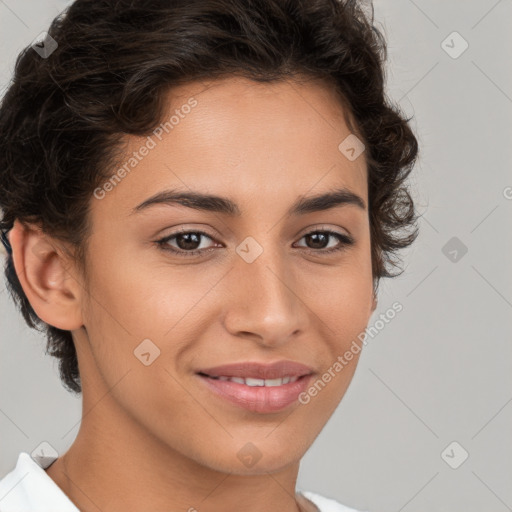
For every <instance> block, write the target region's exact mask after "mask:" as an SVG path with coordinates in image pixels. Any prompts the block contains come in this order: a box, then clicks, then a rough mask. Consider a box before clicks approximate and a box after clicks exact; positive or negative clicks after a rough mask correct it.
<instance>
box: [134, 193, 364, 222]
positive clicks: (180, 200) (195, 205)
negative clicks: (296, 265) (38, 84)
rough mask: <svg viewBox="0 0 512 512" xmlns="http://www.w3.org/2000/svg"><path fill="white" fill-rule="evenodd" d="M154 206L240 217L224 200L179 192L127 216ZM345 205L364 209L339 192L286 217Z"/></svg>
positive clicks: (297, 206) (300, 203) (299, 204)
mask: <svg viewBox="0 0 512 512" xmlns="http://www.w3.org/2000/svg"><path fill="white" fill-rule="evenodd" d="M157 204H166V205H181V206H186V207H187V208H192V209H194V210H201V211H208V212H216V213H223V214H225V215H229V216H232V217H240V216H241V215H242V213H241V210H240V208H239V207H238V205H237V204H236V203H235V202H234V201H232V200H230V199H228V198H227V197H221V196H216V195H210V194H202V193H200V192H193V191H192V192H184V191H179V190H163V191H161V192H158V193H156V194H155V195H153V196H151V197H149V198H148V199H146V200H145V201H143V202H142V203H140V204H139V205H137V206H136V207H135V208H133V209H132V211H131V213H130V215H131V214H134V213H138V212H140V211H143V210H146V209H147V208H149V207H150V206H153V205H157ZM345 205H353V206H356V207H358V208H360V209H361V210H366V205H365V203H364V201H363V199H362V198H361V197H360V196H358V195H357V194H355V193H354V192H352V191H350V190H348V189H346V188H339V189H335V190H331V191H327V192H324V193H322V194H318V195H315V196H310V197H301V198H299V199H298V200H297V201H296V202H295V203H294V204H293V205H292V206H291V207H290V208H289V210H288V212H287V215H294V216H297V215H304V214H307V213H312V212H320V211H324V210H329V209H331V208H335V207H339V206H345Z"/></svg>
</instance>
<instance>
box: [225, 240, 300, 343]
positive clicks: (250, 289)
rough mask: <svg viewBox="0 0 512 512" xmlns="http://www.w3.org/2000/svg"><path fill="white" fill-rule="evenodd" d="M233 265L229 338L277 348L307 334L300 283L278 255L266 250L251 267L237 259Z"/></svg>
mask: <svg viewBox="0 0 512 512" xmlns="http://www.w3.org/2000/svg"><path fill="white" fill-rule="evenodd" d="M234 265H235V268H234V269H233V270H232V272H230V273H229V276H230V277H229V283H228V286H229V290H230V291H229V294H230V295H229V298H228V302H227V304H228V306H227V309H226V311H225V316H224V323H225V328H226V329H227V330H228V331H229V332H230V333H231V334H232V335H234V336H236V337H239V338H240V337H244V338H247V339H254V340H255V341H257V342H258V343H259V344H260V345H264V346H268V347H279V346H281V345H284V344H286V343H287V342H289V341H290V340H291V339H292V338H294V337H297V336H298V335H299V334H300V333H303V332H304V331H305V330H306V326H307V322H308V318H309V317H308V308H307V307H306V305H305V303H304V299H305V298H304V297H302V296H301V289H300V280H299V279H297V275H296V272H294V271H293V268H290V266H289V264H287V262H285V261H284V259H283V257H282V255H281V256H280V255H279V254H278V251H275V252H274V253H271V252H270V251H269V250H265V251H264V252H263V253H262V254H261V255H260V256H259V257H258V258H257V259H256V260H254V261H253V262H252V263H247V262H246V261H244V260H243V259H242V258H238V257H237V258H236V259H235V263H234Z"/></svg>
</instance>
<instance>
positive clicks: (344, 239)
mask: <svg viewBox="0 0 512 512" xmlns="http://www.w3.org/2000/svg"><path fill="white" fill-rule="evenodd" d="M190 233H195V234H198V235H204V236H206V237H207V238H210V239H211V240H214V239H213V237H211V236H210V235H208V233H205V232H203V231H194V230H188V231H186V230H184V231H177V232H176V233H172V234H171V235H169V236H166V237H164V238H161V239H160V240H157V241H156V243H157V245H158V247H159V248H160V249H162V250H163V251H167V252H171V253H173V254H177V255H179V256H183V257H190V256H196V255H199V254H203V253H205V252H207V251H208V252H210V251H211V250H213V249H214V248H209V249H195V250H193V251H184V250H183V249H180V250H178V249H174V248H171V247H170V246H169V245H168V244H167V242H169V240H172V239H173V238H176V237H177V236H179V235H184V234H190ZM315 233H323V234H327V235H330V236H333V237H334V238H336V239H337V240H338V241H339V242H340V244H339V245H338V246H337V247H331V248H330V249H308V248H306V251H307V252H309V253H317V254H332V253H335V252H338V251H342V250H343V249H346V248H347V247H348V246H351V245H353V244H354V239H353V238H351V237H349V236H348V235H343V234H342V233H338V232H337V231H332V230H329V229H317V230H314V231H309V232H308V233H306V234H304V235H302V237H301V238H300V240H302V238H304V237H306V236H308V235H312V234H315Z"/></svg>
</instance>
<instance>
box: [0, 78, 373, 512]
mask: <svg viewBox="0 0 512 512" xmlns="http://www.w3.org/2000/svg"><path fill="white" fill-rule="evenodd" d="M192 96H193V97H194V98H195V99H196V100H197V102H198V104H197V106H195V107H194V108H193V109H192V110H191V112H190V113H189V114H188V115H186V116H184V118H183V119H180V122H179V124H177V125H176V126H174V129H173V130H172V131H169V133H168V134H166V133H165V132H164V136H163V138H162V140H161V141H159V142H158V144H157V145H156V147H155V148H154V149H152V150H151V151H150V152H149V154H148V155H147V156H145V157H144V158H143V159H142V160H141V161H140V163H139V164H138V165H137V166H136V167H135V168H134V169H133V170H132V171H131V172H130V173H129V174H128V175H127V176H126V177H125V178H124V179H123V180H122V181H121V182H120V183H119V184H118V185H117V186H116V187H114V189H113V190H111V191H109V192H108V193H107V194H106V195H105V197H104V198H103V199H101V200H100V199H95V198H91V219H92V225H93V230H92V235H91V238H90V240H89V250H88V254H87V258H88V267H87V268H88V272H87V275H86V276H85V277H84V276H82V275H81V274H80V273H79V272H78V270H77V268H76V267H75V265H74V261H73V259H72V258H70V257H69V250H68V251H66V250H64V249H65V247H64V246H63V244H59V243H57V242H56V241H55V240H53V239H52V238H50V237H48V236H47V235H45V234H43V233H42V232H41V231H40V230H38V229H37V227H35V226H32V225H28V224H21V223H20V222H18V221H16V223H15V226H14V228H13V230H12V231H11V233H10V240H11V245H12V246H13V257H14V264H15V268H16V271H17V273H18V275H19V277H20V281H21V284H22V286H23V289H24V291H25V293H26V295H27V297H28V299H29V301H30V303H31V305H32V306H33V308H34V310H35V311H36V313H37V314H38V316H39V317H40V318H41V319H42V320H44V321H45V322H47V323H49V324H51V325H53V326H56V327H58V328H60V329H64V330H69V331H71V332H72V334H73V339H74V342H75V346H76V349H77V355H78V361H79V368H80V374H81V377H82V387H83V414H82V422H81V425H80V429H79V432H78V434H77V437H76V440H75V441H74V443H73V444H72V446H71V447H70V448H69V450H68V451H67V452H66V453H65V454H64V455H63V456H61V457H59V458H58V459H57V460H56V461H55V462H54V463H53V464H52V465H51V466H50V467H49V468H47V469H46V472H47V474H48V475H49V476H50V477H51V478H52V479H53V480H54V481H55V482H56V484H57V485H58V486H59V487H60V488H61V489H62V490H63V491H64V492H65V493H66V495H67V496H69V498H70V499H71V500H72V501H73V502H74V503H75V504H76V505H77V506H78V507H79V508H80V510H82V511H86V512H88V511H98V510H101V511H102V512H109V511H118V510H123V511H124V512H131V511H140V510H154V511H164V510H165V511H170V510H172V511H175V510H176V511H178V510H181V511H183V510H193V509H191V507H194V508H195V509H197V510H200V511H206V512H208V511H221V510H222V511H224V512H230V511H235V510H237V511H238V510H240V505H241V504H243V509H244V510H245V511H246V512H255V511H261V510H266V511H269V512H274V511H275V512H277V511H279V512H283V511H284V512H291V511H294V512H295V511H297V510H301V509H300V508H299V504H301V506H302V510H315V508H314V507H313V506H312V504H311V503H310V502H306V501H305V500H303V499H301V498H300V496H299V495H297V496H296V495H295V487H296V480H297V474H298V470H299V463H300V459H301V458H302V457H303V455H304V453H305V452H306V451H307V449H308V448H309V447H310V446H311V444H312V443H313V441H314V439H315V438H316V437H317V436H318V434H319V433H320V431H321V430H322V428H323V427H324V425H325V424H326V423H327V421H328V419H329V418H330V416H331V415H332V413H333V412H334V410H335V409H336V407H337V405H338V404H339V402H340V400H341V399H342V397H343V396H344V394H345V392H346V391H347V388H348V386H349V384H350V381H351V379H352V376H353V374H354V371H355V369H356V366H357V361H358V358H359V354H358V355H354V358H353V359H352V360H351V361H350V363H349V364H347V366H345V367H344V369H343V371H341V372H339V373H338V374H337V375H336V377H335V378H333V379H332V380H331V381H330V382H329V383H328V384H327V385H326V386H325V387H324V388H323V390H322V391H321V392H319V393H318V395H317V396H316V397H314V398H312V399H311V401H310V402H309V403H308V404H307V405H302V404H299V403H298V402H297V403H295V404H293V405H292V406H291V407H290V408H289V409H287V410H285V411H284V412H278V413H272V414H260V413H257V412H250V411H247V410H245V409H242V408H239V407H236V406H234V405H232V404H230V403H229V402H227V401H224V400H223V399H221V398H218V397H217V396H216V395H213V394H212V392H211V391H209V390H208V389H207V388H206V387H205V386H204V384H203V383H202V382H201V381H200V380H199V379H198V377H197V376H196V375H195V371H196V370H198V369H199V368H201V367H202V368H206V367H212V366H216V365H219V364H224V363H233V362H240V361H248V360H249V361H259V362H273V361H277V360H281V359H291V360H293V361H297V362H301V363H304V364H306V365H308V366H311V367H312V368H313V369H314V371H315V372H316V374H317V375H316V376H315V378H318V377H319V376H321V375H322V374H323V373H324V372H325V371H326V370H327V369H328V368H329V367H332V365H333V364H334V362H335V361H336V359H337V357H338V356H340V355H343V354H344V353H345V351H346V350H348V349H349V347H350V345H351V343H352V341H353V340H356V339H357V336H358V334H360V333H361V332H363V331H364V329H365V328H366V326H367V324H368V321H369V319H370V316H371V314H372V312H373V311H374V309H375V307H376V301H375V297H374V295H373V288H372V270H371V256H370V226H369V217H368V209H367V205H368V196H367V176H366V172H367V171H366V162H365V159H364V153H363V154H362V155H361V156H360V157H359V158H357V159H356V160H354V161H350V160H348V159H347V158H345V156H344V155H343V154H342V153H341V152H340V151H339V150H338V145H339V144H340V142H341V141H342V140H343V139H345V138H346V137H347V136H348V135H349V134H350V133H351V131H350V129H349V128H348V127H347V125H346V123H345V120H344V115H343V109H342V106H341V104H340V102H339V101H338V98H337V97H336V96H335V94H334V92H333V91H332V90H331V89H330V88H328V87H327V86H325V85H323V84H321V83H318V82H311V83H306V84H298V83H296V82H279V83H273V84H261V83H256V82H252V81H249V80H247V79H244V78H236V77H229V78H226V79H222V80H217V81H215V82H209V83H205V82H202V83H200V82H194V83H192V84H187V85H182V86H180V87H178V88H175V89H173V91H172V98H173V100H172V107H171V106H169V115H168V116H167V117H166V119H168V118H169V117H170V115H171V114H172V112H174V110H175V109H176V108H179V107H180V106H181V105H183V104H185V103H186V102H187V100H188V99H189V98H190V97H192ZM126 140H127V144H128V145H127V154H131V152H132V151H134V150H136V149H137V148H140V146H141V145H142V144H143V143H144V142H145V140H146V138H145V137H135V136H129V137H127V139H126ZM178 187H179V188H181V189H183V190H186V191H190V190H195V191H200V192H204V193H211V194H216V195H220V196H227V197H229V198H230V199H232V200H233V201H235V202H236V203H237V204H238V206H239V208H240V209H241V211H242V215H241V216H240V217H239V218H237V217H230V216H229V215H226V214H222V213H212V212H204V211H198V210H194V209H191V208H187V207H185V206H178V205H157V206H152V207H150V208H147V209H145V210H143V211H141V212H140V213H137V214H131V213H130V212H131V210H132V209H133V208H134V207H135V206H137V205H138V204H139V203H141V202H142V201H144V200H145V199H147V198H148V197H150V196H152V195H153V194H155V193H157V192H159V191H161V190H164V189H169V188H178ZM340 187H345V188H348V189H349V190H351V191H352V192H354V193H356V194H357V195H359V196H360V197H361V198H362V199H363V200H364V203H365V205H366V209H364V210H363V209H360V208H358V207H357V206H354V205H350V204H349V205H342V206H338V207H335V208H331V209H328V210H325V211H319V212H312V213H307V214H305V215H300V216H295V217H289V216H286V215H285V212H286V211H287V209H288V208H289V207H290V206H291V205H292V203H294V202H295V201H296V200H297V198H299V197H301V196H311V195H316V194H318V193H322V192H326V191H329V190H330V189H332V188H340ZM179 228H187V229H190V230H192V231H193V230H196V231H197V230H199V231H204V232H206V233H207V235H208V236H209V237H211V238H208V237H203V238H200V243H201V245H200V246H199V245H198V244H196V246H195V248H197V247H199V248H200V249H203V248H204V249H207V248H213V250H212V251H210V252H208V251H206V252H205V253H204V254H203V255H200V256H193V257H184V256H178V255H174V254H172V253H170V252H166V251H165V250H164V249H161V248H159V247H158V245H157V244H156V243H155V241H157V240H158V239H161V238H163V237H164V236H168V235H170V234H172V233H175V232H176V231H177V230H178V229H179ZM326 228H328V229H332V230H334V231H336V232H338V233H341V234H349V235H351V236H352V237H353V238H354V240H355V243H354V245H352V246H348V247H347V248H345V249H343V250H341V251H338V252H334V253H332V254H330V255H327V254H324V255H323V254H322V251H325V249H324V248H323V247H325V246H327V245H328V248H330V247H334V246H337V245H338V244H339V242H338V241H337V239H336V238H328V239H327V240H326V242H325V243H324V246H322V245H321V244H318V242H317V245H314V243H312V242H311V240H309V241H308V238H307V237H305V236H304V235H306V234H308V233H311V232H317V231H321V229H326ZM247 236H251V237H253V238H254V239H255V240H256V241H257V242H258V243H259V245H260V246H261V247H262V248H263V253H262V254H261V255H260V256H259V257H258V258H257V259H256V260H255V261H253V262H252V263H247V262H246V261H244V259H242V258H241V257H240V256H239V255H238V254H237V252H236V251H235V249H236V247H237V246H238V245H239V244H240V243H241V242H242V241H243V240H244V239H245V238H246V237H247ZM178 242H179V240H177V239H173V240H170V241H168V245H170V246H172V247H173V248H175V249H177V250H179V249H180V248H182V247H184V246H185V249H182V250H187V249H186V245H184V243H183V240H182V244H181V246H180V245H178ZM308 248H309V252H308ZM68 249H69V248H68ZM189 250H191V249H189ZM192 250H193V248H192ZM314 251H316V253H315V252H314ZM146 338H149V339H150V340H152V342H153V343H154V344H155V345H156V346H157V347H158V348H159V350H160V356H159V357H157V358H156V359H155V360H154V361H153V362H152V363H151V364H150V365H149V366H145V365H144V364H142V363H141V362H140V360H139V359H138V358H137V357H135V356H134V350H135V349H136V347H137V346H139V344H140V343H141V342H142V340H144V339H146ZM248 442H251V443H252V444H254V445H255V446H256V447H257V449H258V450H259V452H260V453H261V459H260V460H259V461H258V462H257V463H256V464H255V465H254V466H252V467H246V466H245V465H244V464H242V463H241V461H240V460H239V458H238V457H237V453H238V452H239V451H240V449H241V448H242V447H243V446H244V445H246V443H248ZM343 442H344V441H343V440H342V439H340V443H343Z"/></svg>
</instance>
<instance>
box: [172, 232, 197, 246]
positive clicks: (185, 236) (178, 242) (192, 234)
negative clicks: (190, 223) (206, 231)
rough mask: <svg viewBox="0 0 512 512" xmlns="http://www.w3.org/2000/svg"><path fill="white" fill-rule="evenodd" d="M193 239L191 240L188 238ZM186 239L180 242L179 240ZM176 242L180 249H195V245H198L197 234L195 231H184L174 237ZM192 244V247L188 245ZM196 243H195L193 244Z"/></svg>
mask: <svg viewBox="0 0 512 512" xmlns="http://www.w3.org/2000/svg"><path fill="white" fill-rule="evenodd" d="M191 238H192V239H193V241H192V242H191V241H190V239H191ZM183 239H186V241H185V243H184V244H183V243H180V241H181V240H183ZM176 242H177V244H178V247H179V248H180V249H183V250H186V249H197V246H199V245H200V241H199V236H198V234H197V233H184V234H182V235H179V236H177V237H176ZM190 244H192V247H191V246H190ZM194 244H196V245H194Z"/></svg>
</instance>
